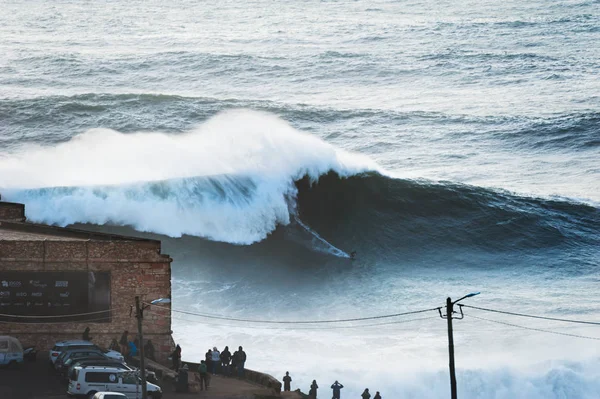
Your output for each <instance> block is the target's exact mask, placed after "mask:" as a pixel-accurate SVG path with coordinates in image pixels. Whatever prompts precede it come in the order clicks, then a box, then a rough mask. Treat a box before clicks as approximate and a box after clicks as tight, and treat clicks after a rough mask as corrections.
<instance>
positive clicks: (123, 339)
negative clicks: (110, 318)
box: [119, 330, 129, 356]
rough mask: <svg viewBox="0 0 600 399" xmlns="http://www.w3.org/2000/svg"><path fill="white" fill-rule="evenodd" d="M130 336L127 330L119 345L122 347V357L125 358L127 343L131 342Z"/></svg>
mask: <svg viewBox="0 0 600 399" xmlns="http://www.w3.org/2000/svg"><path fill="white" fill-rule="evenodd" d="M128 336H129V331H127V330H125V331H123V335H121V339H120V340H119V345H121V355H123V356H127V347H128V346H127V343H128V342H129V339H128Z"/></svg>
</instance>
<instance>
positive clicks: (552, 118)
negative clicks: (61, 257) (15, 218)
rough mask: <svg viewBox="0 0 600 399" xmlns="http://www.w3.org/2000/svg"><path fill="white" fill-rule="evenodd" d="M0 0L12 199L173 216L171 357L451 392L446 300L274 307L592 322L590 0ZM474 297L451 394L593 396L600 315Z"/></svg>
mask: <svg viewBox="0 0 600 399" xmlns="http://www.w3.org/2000/svg"><path fill="white" fill-rule="evenodd" d="M0 9H1V10H2V12H0V38H1V39H0V193H1V195H2V199H3V200H7V201H15V202H23V203H25V204H26V212H27V218H28V219H29V220H30V221H33V222H39V223H48V224H54V225H60V226H68V225H76V226H79V227H81V226H83V227H85V228H89V229H97V230H100V231H109V232H119V233H123V234H133V235H138V236H142V237H151V238H157V239H160V240H162V242H163V252H164V253H168V254H170V255H171V256H172V258H173V259H174V261H173V264H172V288H173V305H172V307H173V309H174V312H173V330H174V338H175V340H176V342H177V343H179V344H180V345H181V346H182V349H183V351H182V356H183V359H184V360H188V361H199V360H200V359H201V358H203V356H204V353H205V352H206V351H207V349H208V348H212V347H213V346H217V347H219V349H222V348H223V347H224V346H225V345H228V346H229V347H230V348H237V347H238V346H239V345H242V346H243V347H244V350H245V351H246V353H247V354H248V362H247V364H246V366H247V367H249V368H251V369H257V370H261V371H265V372H268V373H270V374H272V375H274V376H275V377H277V378H281V377H282V376H283V375H284V374H285V372H286V371H289V372H290V375H291V376H292V378H293V381H292V389H296V388H301V389H302V390H303V391H304V392H307V391H308V389H309V386H310V383H311V382H312V380H313V379H315V380H316V381H317V383H318V384H319V386H320V389H319V397H320V398H328V397H330V396H329V395H330V394H331V391H330V389H329V386H330V385H331V384H332V383H333V382H334V381H335V380H339V381H340V382H341V383H342V384H344V386H345V387H344V389H343V390H342V397H344V398H353V397H354V398H357V397H359V395H360V394H361V393H362V392H363V390H364V389H365V388H369V389H370V391H371V393H372V394H373V395H374V393H375V392H376V391H379V392H381V395H382V397H383V398H386V399H408V398H446V397H448V396H449V395H450V393H449V390H450V381H449V376H448V348H447V344H448V341H447V331H446V320H443V319H441V318H440V316H439V314H438V312H437V310H429V311H427V312H423V313H418V314H414V315H405V316H397V317H391V318H383V319H374V320H365V321H354V322H344V323H314V324H310V323H280V324H277V323H266V322H267V321H319V320H339V319H356V318H366V317H372V316H385V315H390V314H398V313H405V312H411V311H419V310H427V309H435V308H437V307H443V306H444V305H445V301H446V297H448V296H450V297H452V298H453V299H457V298H459V297H462V296H464V295H466V294H468V293H470V292H474V291H480V292H481V294H480V295H478V296H475V297H471V298H467V299H465V300H463V301H462V302H461V304H464V305H470V306H476V307H480V308H486V309H495V310H500V311H505V312H512V313H523V314H530V315H539V316H548V317H552V318H563V319H574V320H584V321H595V322H599V321H600V315H599V312H598V310H599V308H600V289H599V285H600V273H599V264H600V208H599V207H600V94H599V93H600V79H599V76H600V75H599V72H600V46H598V43H600V1H598V0H566V1H541V0H532V1H528V2H522V1H513V0H507V1H503V2H495V1H490V0H483V1H477V2H475V1H470V0H466V1H462V2H459V3H456V2H448V1H430V0H416V1H390V0H372V1H364V0H356V1H348V0H343V1H325V0H323V1H314V0H306V1H296V0H291V1H287V2H282V1H265V0H258V1H245V2H237V1H236V2H234V1H230V0H221V1H214V0H205V1H188V0H174V1H170V2H163V1H155V0H147V1H137V0H130V1H122V0H112V1H94V2H92V1H83V0H66V1H52V2H49V1H39V0H31V1H23V0H1V1H0ZM354 251H355V252H356V257H355V259H351V258H350V254H351V253H352V252H354ZM442 310H443V309H442ZM156 311H159V310H158V309H157V310H156ZM178 311H185V312H188V313H187V314H186V313H180V312H178ZM463 312H464V319H462V320H455V322H454V340H455V351H456V367H457V380H458V395H459V397H461V398H469V399H470V398H482V399H483V398H485V399H491V398H496V399H504V398H506V399H509V398H510V399H515V398H526V399H538V398H539V399H551V398H556V399H564V398H569V399H576V398H597V396H598V392H600V344H599V340H600V327H598V325H589V324H588V325H586V324H575V323H567V322H558V321H552V320H543V319H532V318H524V317H519V316H515V315H509V314H501V313H492V312H488V311H483V310H480V309H475V308H467V307H465V308H463ZM190 313H191V314H190ZM200 314H204V315H211V316H217V317H222V318H224V319H225V320H223V319H215V318H207V317H202V316H200ZM457 315H458V314H457ZM231 319H236V320H231ZM239 319H245V320H254V321H257V322H246V321H239Z"/></svg>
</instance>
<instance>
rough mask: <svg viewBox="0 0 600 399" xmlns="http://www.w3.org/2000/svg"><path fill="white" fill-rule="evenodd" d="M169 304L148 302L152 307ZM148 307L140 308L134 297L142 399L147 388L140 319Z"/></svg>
mask: <svg viewBox="0 0 600 399" xmlns="http://www.w3.org/2000/svg"><path fill="white" fill-rule="evenodd" d="M166 303H171V298H159V299H155V300H153V301H151V302H150V304H152V305H158V304H166ZM147 307H148V305H143V306H140V297H139V296H136V297H135V317H136V318H137V325H138V335H139V336H140V378H141V379H142V398H143V399H146V398H147V397H148V388H147V387H146V359H145V358H144V332H143V331H142V319H143V318H144V309H146V308H147Z"/></svg>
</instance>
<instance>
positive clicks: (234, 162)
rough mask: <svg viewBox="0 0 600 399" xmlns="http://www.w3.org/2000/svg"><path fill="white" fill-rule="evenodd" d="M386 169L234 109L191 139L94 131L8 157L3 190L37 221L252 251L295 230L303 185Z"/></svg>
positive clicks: (0, 182)
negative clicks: (186, 237)
mask: <svg viewBox="0 0 600 399" xmlns="http://www.w3.org/2000/svg"><path fill="white" fill-rule="evenodd" d="M377 169H378V167H377V165H376V164H375V163H374V162H373V161H371V160H369V159H368V158H366V157H364V156H361V155H358V154H352V153H349V152H346V151H343V150H340V149H336V148H335V147H333V146H331V145H329V144H327V143H325V142H324V141H322V140H320V139H319V138H317V137H315V136H312V135H308V134H305V133H302V132H299V131H297V130H296V129H294V128H293V127H291V126H290V125H289V124H288V123H286V122H284V121H283V120H281V119H279V118H277V117H275V116H273V115H270V114H266V113H262V112H255V111H246V110H233V111H227V112H223V113H221V114H218V115H217V116H215V117H213V118H212V119H210V120H209V121H207V122H206V123H204V124H203V125H201V126H200V127H198V128H197V129H195V130H193V131H191V132H188V133H185V134H179V135H167V134H162V133H134V134H122V133H119V132H116V131H113V130H106V129H95V130H91V131H88V132H86V133H84V134H82V135H79V136H76V137H75V138H74V139H72V140H70V141H68V142H66V143H62V144H59V145H56V146H54V147H45V148H44V147H32V146H28V147H25V148H21V149H20V150H19V152H18V153H15V154H6V155H5V156H4V157H3V158H0V187H2V192H3V194H4V197H5V198H6V199H8V200H12V201H18V202H23V203H25V204H27V216H28V218H29V219H30V220H33V221H36V222H44V223H50V224H58V225H67V224H72V223H77V222H79V223H94V224H117V225H130V226H133V227H134V228H136V229H137V230H140V231H151V232H155V233H160V234H166V235H169V236H174V237H178V236H181V235H182V234H190V235H198V236H202V237H207V238H210V239H213V240H218V241H226V242H231V243H237V244H250V243H253V242H256V241H259V240H262V239H264V238H265V237H266V236H267V235H268V234H269V233H270V232H271V231H273V230H274V229H275V228H276V226H277V225H278V224H282V225H286V224H288V223H289V222H290V212H293V207H294V198H295V195H296V192H297V188H296V186H295V184H294V182H295V181H296V180H298V179H300V178H302V177H304V176H308V177H309V178H310V179H311V180H313V181H316V180H317V179H318V178H319V176H321V175H322V174H324V173H327V172H329V171H335V173H336V174H338V175H339V176H350V175H353V174H356V173H360V172H362V171H367V170H377Z"/></svg>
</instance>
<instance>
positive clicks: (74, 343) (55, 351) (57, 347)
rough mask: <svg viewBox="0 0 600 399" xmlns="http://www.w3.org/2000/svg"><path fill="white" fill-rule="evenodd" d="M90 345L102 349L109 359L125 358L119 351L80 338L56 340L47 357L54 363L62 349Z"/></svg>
mask: <svg viewBox="0 0 600 399" xmlns="http://www.w3.org/2000/svg"><path fill="white" fill-rule="evenodd" d="M90 347H94V348H96V349H98V350H100V351H102V353H104V355H106V356H107V357H109V358H111V359H115V360H119V361H124V360H125V358H124V357H123V355H121V353H119V352H117V351H113V350H109V349H104V348H100V347H99V346H97V345H95V344H93V343H92V342H90V341H83V340H80V339H77V340H70V341H59V342H57V343H56V344H54V347H53V348H52V350H51V351H50V353H49V355H48V357H49V360H50V363H51V364H54V363H55V362H56V359H58V357H59V356H60V354H61V352H63V351H66V350H69V349H86V348H90Z"/></svg>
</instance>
